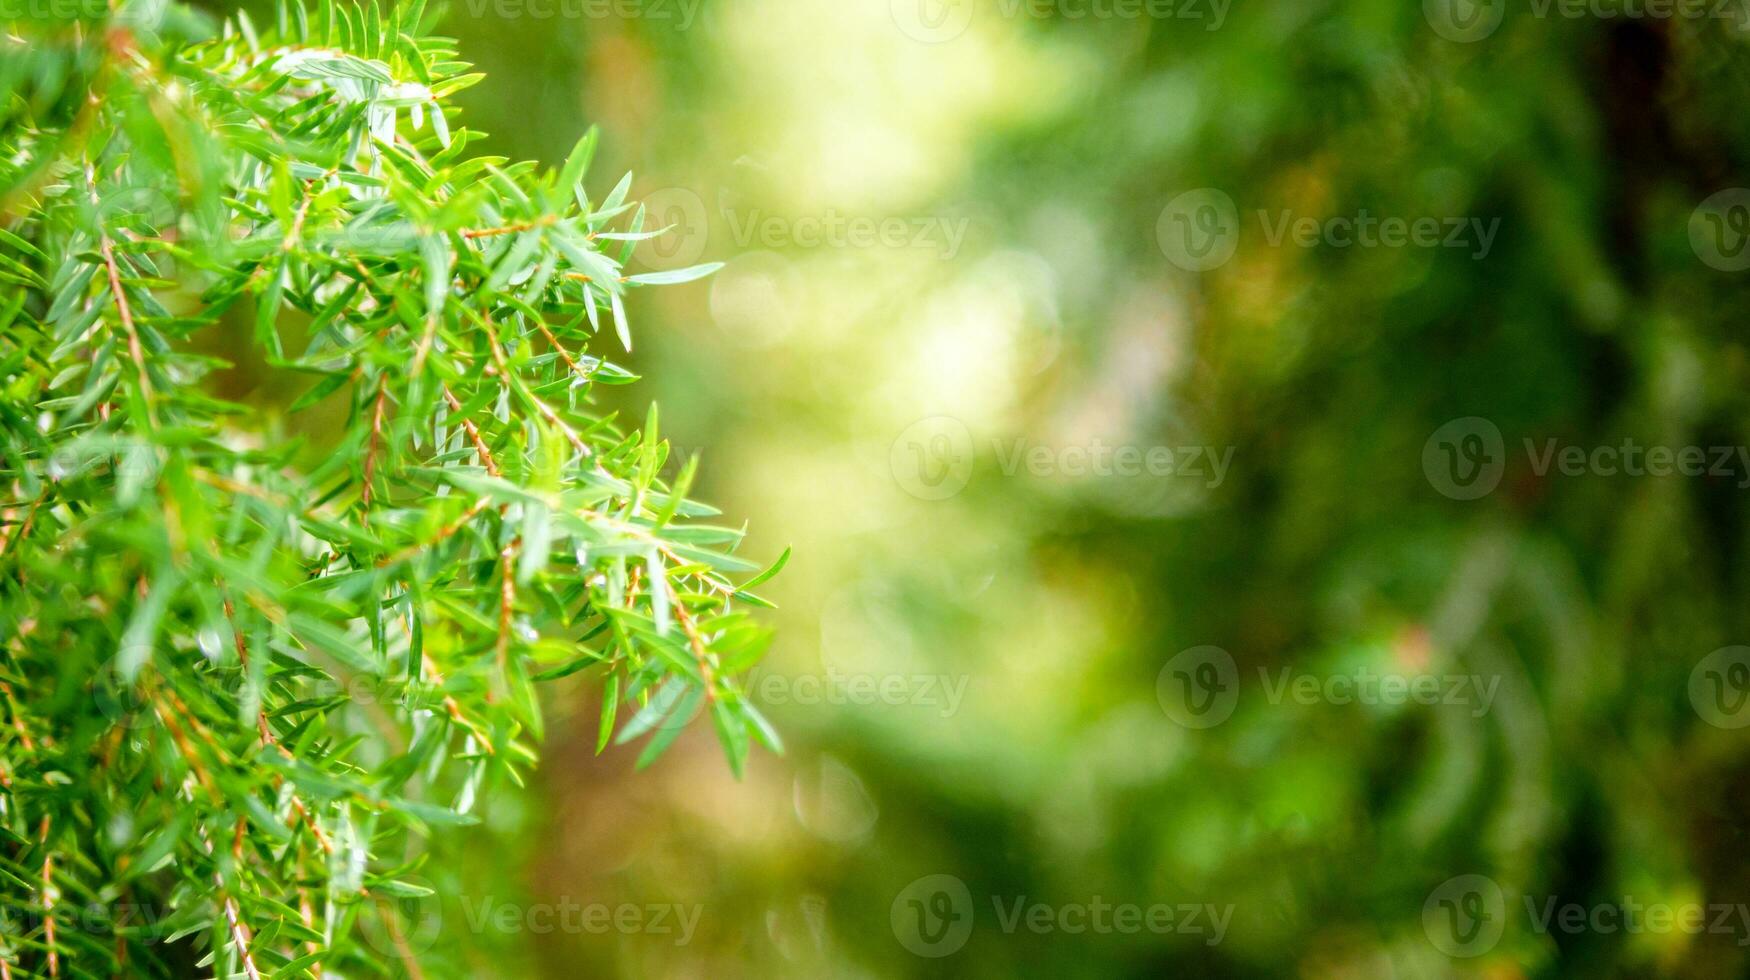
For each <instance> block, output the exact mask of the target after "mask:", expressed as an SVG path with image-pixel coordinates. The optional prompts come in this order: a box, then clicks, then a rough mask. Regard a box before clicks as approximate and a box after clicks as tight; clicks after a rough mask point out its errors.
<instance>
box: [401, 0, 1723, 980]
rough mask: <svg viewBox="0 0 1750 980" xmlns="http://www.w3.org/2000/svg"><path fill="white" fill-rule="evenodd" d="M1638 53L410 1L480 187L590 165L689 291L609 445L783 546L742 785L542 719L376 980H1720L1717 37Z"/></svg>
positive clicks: (1228, 9)
mask: <svg viewBox="0 0 1750 980" xmlns="http://www.w3.org/2000/svg"><path fill="white" fill-rule="evenodd" d="M1659 9H1662V10H1665V11H1666V13H1664V14H1663V15H1657V14H1655V13H1651V12H1649V11H1648V9H1646V8H1644V6H1641V5H1624V4H1589V5H1583V6H1575V5H1573V4H1563V3H1560V2H1557V0H1551V2H1550V3H1538V2H1535V0H1492V2H1489V3H1472V2H1471V0H1451V2H1448V0H1428V2H1427V3H1425V4H1424V3H1417V2H1404V0H1349V2H1334V0H1333V2H1325V0H1298V2H1286V0H1284V2H1262V0H1234V2H1231V3H1230V2H1228V0H1174V2H1165V0H1162V2H1150V3H1144V2H1137V3H1127V2H1124V0H1059V2H1051V3H1028V2H1022V0H617V2H597V0H459V2H456V3H453V4H452V5H451V6H450V8H449V9H448V12H447V14H446V16H445V19H444V20H443V21H442V23H441V27H440V30H441V32H442V33H446V34H451V35H453V36H456V37H458V38H459V39H460V40H461V47H462V52H463V56H464V57H466V58H467V59H469V60H471V61H473V62H475V63H477V64H478V65H479V70H481V71H483V72H485V73H486V76H487V77H486V81H485V82H483V83H482V84H480V85H479V86H477V87H475V88H473V89H471V90H469V91H468V92H466V93H465V94H464V95H463V96H462V98H461V101H462V102H463V104H464V107H465V114H464V117H463V119H462V122H463V123H465V124H466V125H468V126H469V127H471V128H475V129H481V130H485V131H487V132H489V133H490V134H491V138H490V140H488V141H487V142H486V144H485V146H486V147H487V148H488V149H489V150H490V151H491V152H498V153H503V154H505V155H508V156H511V157H513V158H534V159H539V160H542V161H544V162H546V163H549V164H556V163H558V162H559V161H561V160H562V159H563V158H564V156H565V154H566V152H567V151H568V150H569V149H570V147H571V146H572V144H573V143H574V141H575V140H576V138H577V136H578V135H579V134H580V133H581V132H582V131H583V130H584V128H585V127H587V126H588V125H589V124H591V123H595V124H599V125H600V126H601V127H602V143H601V146H602V149H601V152H600V154H599V156H598V158H597V160H596V164H595V167H594V170H593V173H592V175H591V177H590V185H591V190H592V191H593V192H595V193H597V194H598V195H600V194H602V193H605V192H606V190H607V189H608V188H610V187H611V186H612V185H613V182H614V181H615V180H616V179H617V178H618V176H619V175H620V173H622V172H624V171H625V170H628V169H631V170H635V171H636V173H637V177H636V181H635V183H634V185H633V187H634V196H635V197H641V198H643V199H645V200H647V201H649V202H650V205H651V208H652V213H653V214H654V216H655V219H656V222H657V223H658V224H661V225H673V226H674V228H673V230H671V231H670V232H669V233H667V234H666V235H665V236H664V237H663V238H661V239H658V240H656V241H654V242H651V243H647V244H646V245H644V246H642V247H641V248H640V250H639V253H638V259H637V264H638V265H640V266H641V267H643V268H673V267H680V266H684V265H690V264H693V263H696V262H705V261H721V262H725V263H727V265H726V267H725V268H724V269H723V270H722V271H721V272H720V273H718V274H717V275H716V276H714V277H712V278H710V279H708V280H704V281H702V282H698V283H694V284H691V285H688V286H684V287H678V288H673V289H664V290H656V291H651V292H641V293H639V294H638V295H637V296H636V297H635V301H634V303H633V307H632V309H631V311H630V312H631V316H632V321H633V325H634V333H635V335H636V337H637V347H636V351H635V353H634V354H633V355H632V356H631V357H630V358H629V360H628V364H629V366H630V367H631V368H632V369H633V370H636V371H637V372H638V373H640V374H641V375H643V376H644V377H645V379H646V380H645V381H644V382H642V383H641V384H638V385H634V386H631V387H628V388H624V389H616V390H615V391H613V392H612V393H611V397H612V398H613V399H615V400H616V401H615V402H614V404H615V405H616V406H617V407H619V408H620V409H621V410H622V411H623V412H624V413H625V414H626V415H627V416H628V417H630V418H633V419H637V418H642V416H643V413H644V410H645V408H646V406H647V404H648V402H649V401H650V400H655V401H657V402H658V403H660V405H661V410H662V422H663V432H664V434H665V435H666V436H667V437H668V438H670V439H671V440H672V441H673V442H674V444H675V446H676V458H677V459H679V458H683V457H685V456H687V455H691V454H694V453H698V454H702V457H703V459H702V470H701V478H700V483H699V484H698V487H697V492H696V494H695V495H696V496H698V497H700V498H701V499H706V500H710V501H712V502H713V503H714V504H716V505H718V506H720V507H721V508H722V509H723V510H724V511H725V512H726V513H727V514H728V515H729V516H730V517H731V518H732V519H734V520H737V521H739V520H742V519H745V520H746V521H747V522H748V523H749V526H750V528H751V530H750V536H749V545H748V547H747V549H746V550H747V552H748V553H749V555H750V556H751V557H752V558H754V559H755V560H758V561H761V562H765V561H769V560H770V559H771V558H773V557H775V556H776V555H777V554H778V553H779V552H781V551H782V549H783V548H785V547H786V546H789V547H793V548H794V558H793V559H792V560H791V562H790V564H789V566H788V568H787V569H786V570H785V571H784V573H783V574H782V575H780V576H779V577H778V578H777V579H776V580H774V581H773V582H772V583H770V584H769V585H768V586H766V587H764V588H762V589H761V590H760V591H761V592H762V594H764V595H766V596H768V597H769V598H771V599H772V600H773V601H775V602H776V603H777V604H778V605H779V607H780V608H779V609H778V610H776V611H774V612H771V613H770V614H769V615H770V618H771V619H772V621H773V622H774V623H775V624H776V625H777V626H778V627H779V630H780V633H779V639H778V641H777V643H776V645H775V646H774V648H773V649H772V651H771V652H770V654H769V655H768V656H767V658H766V659H765V660H764V661H763V662H762V663H761V664H760V665H759V667H758V668H757V669H756V671H755V674H754V676H753V678H751V680H750V681H749V687H750V689H751V690H752V691H753V693H754V696H755V698H756V700H757V701H758V702H759V703H760V704H761V705H762V706H763V707H764V708H765V709H766V711H767V713H768V714H769V715H770V716H771V717H772V718H773V720H774V722H775V723H776V724H777V725H778V727H779V728H780V730H781V731H782V733H783V735H784V738H785V739H786V742H787V749H788V750H787V753H786V754H785V755H784V756H782V757H774V756H771V755H761V756H759V757H757V758H756V759H754V760H753V761H752V762H751V763H750V766H749V771H748V772H747V774H746V776H745V778H744V779H742V780H741V781H736V780H735V779H734V778H733V777H732V776H731V775H730V774H729V772H728V769H727V767H726V766H725V764H724V762H723V759H722V757H721V753H720V752H719V751H718V749H717V748H716V746H715V744H714V743H713V739H712V736H711V732H710V730H709V724H708V722H707V721H705V720H701V722H700V723H699V724H698V725H697V726H696V731H693V732H691V733H689V735H687V736H686V737H685V738H684V739H683V740H682V742H681V743H679V744H678V745H677V747H676V749H675V750H674V751H672V752H671V753H670V754H669V755H668V756H667V757H665V758H664V759H662V760H661V761H660V762H659V763H658V764H657V765H656V766H654V767H653V768H652V769H650V770H649V771H646V772H643V773H635V772H633V771H632V762H633V756H634V753H631V752H629V751H627V750H625V749H619V750H615V749H609V751H608V752H606V753H605V754H603V755H601V756H599V757H598V756H597V755H596V754H595V726H596V707H597V704H596V701H597V697H598V691H597V689H596V687H595V686H594V685H593V684H592V683H591V682H590V680H589V678H588V677H587V675H579V676H578V677H574V678H571V679H568V680H567V681H565V682H562V683H560V684H558V685H555V686H553V687H551V688H550V689H549V690H548V696H549V699H550V702H551V703H552V704H553V708H554V711H555V715H556V717H557V720H556V721H555V722H553V723H552V724H550V726H549V737H548V744H547V747H546V749H545V750H544V752H545V755H544V759H543V764H542V766H541V769H540V771H539V774H538V776H537V781H536V782H535V783H533V784H531V786H530V787H529V788H528V789H527V791H526V792H522V793H510V794H498V795H497V796H496V797H495V798H494V799H493V802H492V803H491V805H490V808H489V810H488V811H487V814H486V819H487V824H488V833H486V834H483V835H480V836H476V837H473V838H470V839H469V843H468V844H467V845H466V846H465V847H464V848H463V849H462V850H461V852H460V853H456V854H453V855H451V856H450V857H449V858H448V859H446V861H445V862H440V863H439V865H438V866H437V867H436V869H435V870H433V871H432V873H431V877H432V878H433V879H434V881H437V882H438V883H439V884H440V886H441V887H440V892H441V893H442V897H441V899H440V900H437V901H436V902H433V903H428V904H427V905H426V906H424V907H423V908H422V910H421V911H422V914H425V915H426V916H428V918H427V920H426V921H424V922H422V923H420V925H421V926H422V929H423V931H419V932H414V933H412V934H411V935H410V937H409V941H410V942H411V943H414V944H417V945H422V946H423V945H429V946H430V947H431V949H432V953H431V955H433V956H434V957H439V958H441V959H442V960H443V961H446V962H448V961H450V960H451V959H453V962H454V964H456V965H458V966H459V967H460V968H462V969H465V970H468V971H472V972H474V973H475V974H477V975H481V976H488V975H492V976H554V977H575V976H627V977H713V978H716V977H742V976H746V977H766V976H794V977H825V976H832V977H898V976H933V975H942V976H989V977H1009V976H1050V977H1078V976H1088V977H1112V976H1137V977H1141V976H1180V975H1184V976H1285V975H1286V976H1303V977H1378V976H1404V977H1425V976H1440V975H1485V976H1491V977H1517V976H1558V975H1574V976H1603V975H1623V976H1680V977H1724V976H1733V975H1743V974H1744V971H1745V970H1746V966H1747V964H1750V955H1747V953H1746V950H1747V949H1750V946H1747V945H1746V944H1750V912H1746V911H1745V910H1746V909H1747V908H1750V904H1747V903H1750V865H1747V863H1746V862H1745V861H1744V859H1743V855H1744V853H1745V848H1746V835H1745V828H1746V807H1750V751H1747V750H1750V741H1747V739H1750V729H1745V728H1740V727H1738V726H1740V725H1744V724H1746V723H1750V708H1747V707H1746V706H1745V704H1744V701H1745V694H1746V693H1747V692H1750V650H1744V649H1738V650H1736V651H1735V652H1734V650H1733V649H1732V648H1734V647H1736V646H1738V645H1740V644H1745V643H1750V621H1747V616H1746V613H1747V612H1750V605H1747V604H1746V601H1745V600H1746V597H1747V596H1750V578H1747V573H1750V566H1747V565H1746V561H1745V549H1746V545H1747V544H1750V541H1747V537H1746V535H1747V533H1750V532H1747V526H1746V521H1745V518H1746V515H1747V514H1750V509H1747V508H1746V496H1745V495H1746V493H1747V492H1750V490H1746V483H1747V482H1750V463H1747V462H1746V460H1745V458H1744V456H1743V455H1742V451H1741V450H1739V449H1737V448H1736V447H1742V446H1746V445H1750V431H1747V428H1750V427H1747V426H1746V419H1747V416H1746V411H1745V410H1746V407H1747V396H1746V392H1747V391H1750V387H1747V385H1746V382H1747V381H1750V361H1747V359H1746V347H1745V340H1744V338H1745V324H1746V322H1750V321H1747V320H1746V317H1745V314H1746V313H1747V312H1750V302H1747V297H1750V293H1747V292H1746V291H1745V285H1746V283H1747V282H1750V279H1746V278H1745V276H1746V273H1745V272H1743V271H1741V270H1743V269H1744V268H1745V266H1746V265H1750V251H1744V249H1745V240H1746V237H1747V236H1750V191H1738V192H1736V194H1735V195H1734V193H1733V189H1734V188H1739V187H1742V186H1744V185H1747V184H1750V114H1746V113H1745V112H1744V106H1745V101H1746V97H1750V47H1747V46H1746V45H1747V44H1750V32H1746V31H1745V29H1744V28H1745V26H1746V24H1747V23H1750V21H1747V18H1750V11H1746V10H1744V9H1738V5H1733V6H1732V7H1728V8H1721V7H1718V6H1716V5H1714V4H1713V3H1709V4H1706V5H1698V4H1697V5H1690V4H1676V5H1674V6H1671V7H1668V8H1659ZM1637 11H1638V13H1637ZM1187 195H1189V196H1187ZM1428 220H1431V221H1432V222H1433V224H1432V225H1429V224H1427V221H1428ZM1394 222H1395V223H1394ZM1418 222H1422V223H1421V224H1418ZM1430 228H1432V229H1433V231H1432V232H1430ZM1229 249H1231V253H1229V252H1228V250H1229ZM1224 253H1226V254H1224ZM1740 255H1741V256H1742V258H1740ZM1625 441H1631V443H1630V444H1631V445H1632V446H1633V447H1640V454H1639V455H1638V456H1637V454H1636V453H1635V452H1634V451H1632V450H1630V451H1624V446H1625ZM1652 447H1663V448H1664V449H1665V450H1667V451H1668V452H1669V453H1670V454H1671V458H1670V459H1669V460H1667V465H1666V466H1665V467H1663V472H1660V467H1659V466H1658V465H1657V463H1656V462H1655V459H1654V457H1653V456H1652V455H1649V451H1650V449H1651V448H1652ZM1601 448H1602V449H1604V450H1606V451H1604V452H1600V451H1599V450H1600V449H1601ZM1687 449H1698V450H1700V451H1701V453H1702V455H1703V458H1704V460H1705V463H1704V465H1702V466H1700V467H1699V468H1697V467H1690V468H1689V470H1690V471H1689V472H1685V471H1684V468H1682V467H1680V466H1679V465H1678V464H1679V463H1680V462H1681V461H1682V460H1683V459H1685V458H1688V459H1690V460H1691V461H1693V459H1694V455H1693V454H1690V455H1689V456H1687V457H1685V456H1684V451H1685V450H1687ZM1570 450H1572V451H1571V452H1570ZM1575 453H1578V454H1579V455H1578V456H1577V457H1576V455H1575ZM1576 459H1578V460H1579V461H1578V462H1577V463H1576V462H1575V460H1576ZM1637 459H1638V460H1639V465H1635V464H1634V463H1633V462H1631V461H1633V460H1637ZM1722 650H1724V651H1725V652H1723V653H1716V651H1722ZM1429 679H1431V681H1430V680H1429ZM1412 682H1417V684H1416V685H1414V686H1413V685H1412ZM1429 683H1431V684H1432V687H1429V686H1427V685H1428V684H1429ZM1430 691H1431V692H1432V693H1430ZM1570 908H1574V909H1577V911H1568V910H1569V909H1570ZM1659 908H1664V909H1665V910H1666V911H1665V912H1664V913H1660V912H1658V911H1656V910H1657V909H1659ZM1163 909H1164V911H1163ZM1698 922H1699V926H1698V925H1697V923H1698Z"/></svg>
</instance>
